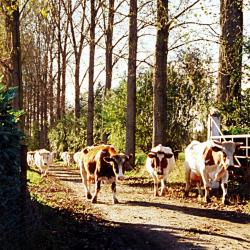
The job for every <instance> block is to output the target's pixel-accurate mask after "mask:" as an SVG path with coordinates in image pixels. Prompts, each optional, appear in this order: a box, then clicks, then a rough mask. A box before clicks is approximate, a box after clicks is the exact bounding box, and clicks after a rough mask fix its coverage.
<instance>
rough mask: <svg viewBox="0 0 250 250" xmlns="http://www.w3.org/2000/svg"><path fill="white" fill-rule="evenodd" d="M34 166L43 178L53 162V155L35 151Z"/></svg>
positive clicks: (43, 150)
mask: <svg viewBox="0 0 250 250" xmlns="http://www.w3.org/2000/svg"><path fill="white" fill-rule="evenodd" d="M34 161H35V165H36V166H37V167H38V169H39V170H40V172H41V175H42V176H45V175H46V174H47V172H48V169H49V166H50V165H51V164H52V162H53V155H52V153H51V152H50V151H48V150H46V149H39V150H36V152H35V156H34Z"/></svg>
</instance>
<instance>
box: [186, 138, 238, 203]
mask: <svg viewBox="0 0 250 250" xmlns="http://www.w3.org/2000/svg"><path fill="white" fill-rule="evenodd" d="M239 147H240V143H235V142H232V141H224V142H218V141H212V140H208V141H206V142H199V141H192V142H191V143H190V144H189V145H188V146H187V147H186V149H185V163H184V165H185V176H186V177H185V178H186V187H185V193H184V195H185V196H188V193H189V190H190V186H191V182H192V181H194V180H196V181H197V182H199V181H201V182H202V185H203V186H204V189H205V196H204V202H206V203H207V202H209V201H210V197H209V191H210V189H211V188H218V187H219V183H221V188H222V191H223V195H222V203H223V204H227V203H228V200H227V183H228V177H229V173H228V167H231V166H234V154H235V152H236V151H237V150H238V148H239ZM199 193H200V194H201V190H200V188H199Z"/></svg>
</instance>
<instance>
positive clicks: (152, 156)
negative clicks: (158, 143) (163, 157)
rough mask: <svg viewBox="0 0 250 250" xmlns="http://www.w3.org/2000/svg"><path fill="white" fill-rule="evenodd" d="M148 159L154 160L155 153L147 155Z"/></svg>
mask: <svg viewBox="0 0 250 250" xmlns="http://www.w3.org/2000/svg"><path fill="white" fill-rule="evenodd" d="M148 157H149V158H154V157H156V153H154V152H150V153H149V154H148Z"/></svg>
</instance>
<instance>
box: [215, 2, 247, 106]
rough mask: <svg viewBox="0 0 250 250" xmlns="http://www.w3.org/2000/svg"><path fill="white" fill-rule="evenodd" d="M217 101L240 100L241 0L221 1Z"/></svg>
mask: <svg viewBox="0 0 250 250" xmlns="http://www.w3.org/2000/svg"><path fill="white" fill-rule="evenodd" d="M220 3H221V5H220V26H221V37H220V49H219V75H218V101H219V102H224V101H231V100H232V99H233V98H236V99H238V100H240V95H241V67H242V40H243V12H242V5H243V0H221V2H220Z"/></svg>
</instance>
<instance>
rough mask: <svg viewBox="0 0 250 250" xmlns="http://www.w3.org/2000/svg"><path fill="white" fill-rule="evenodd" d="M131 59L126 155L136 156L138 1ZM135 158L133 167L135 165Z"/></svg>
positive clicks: (131, 24)
mask: <svg viewBox="0 0 250 250" xmlns="http://www.w3.org/2000/svg"><path fill="white" fill-rule="evenodd" d="M129 12H130V13H129V16H130V20H129V58H128V86H127V124H126V154H133V156H135V141H136V137H135V134H136V55H137V0H130V11H129ZM134 159H135V157H133V165H134Z"/></svg>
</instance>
